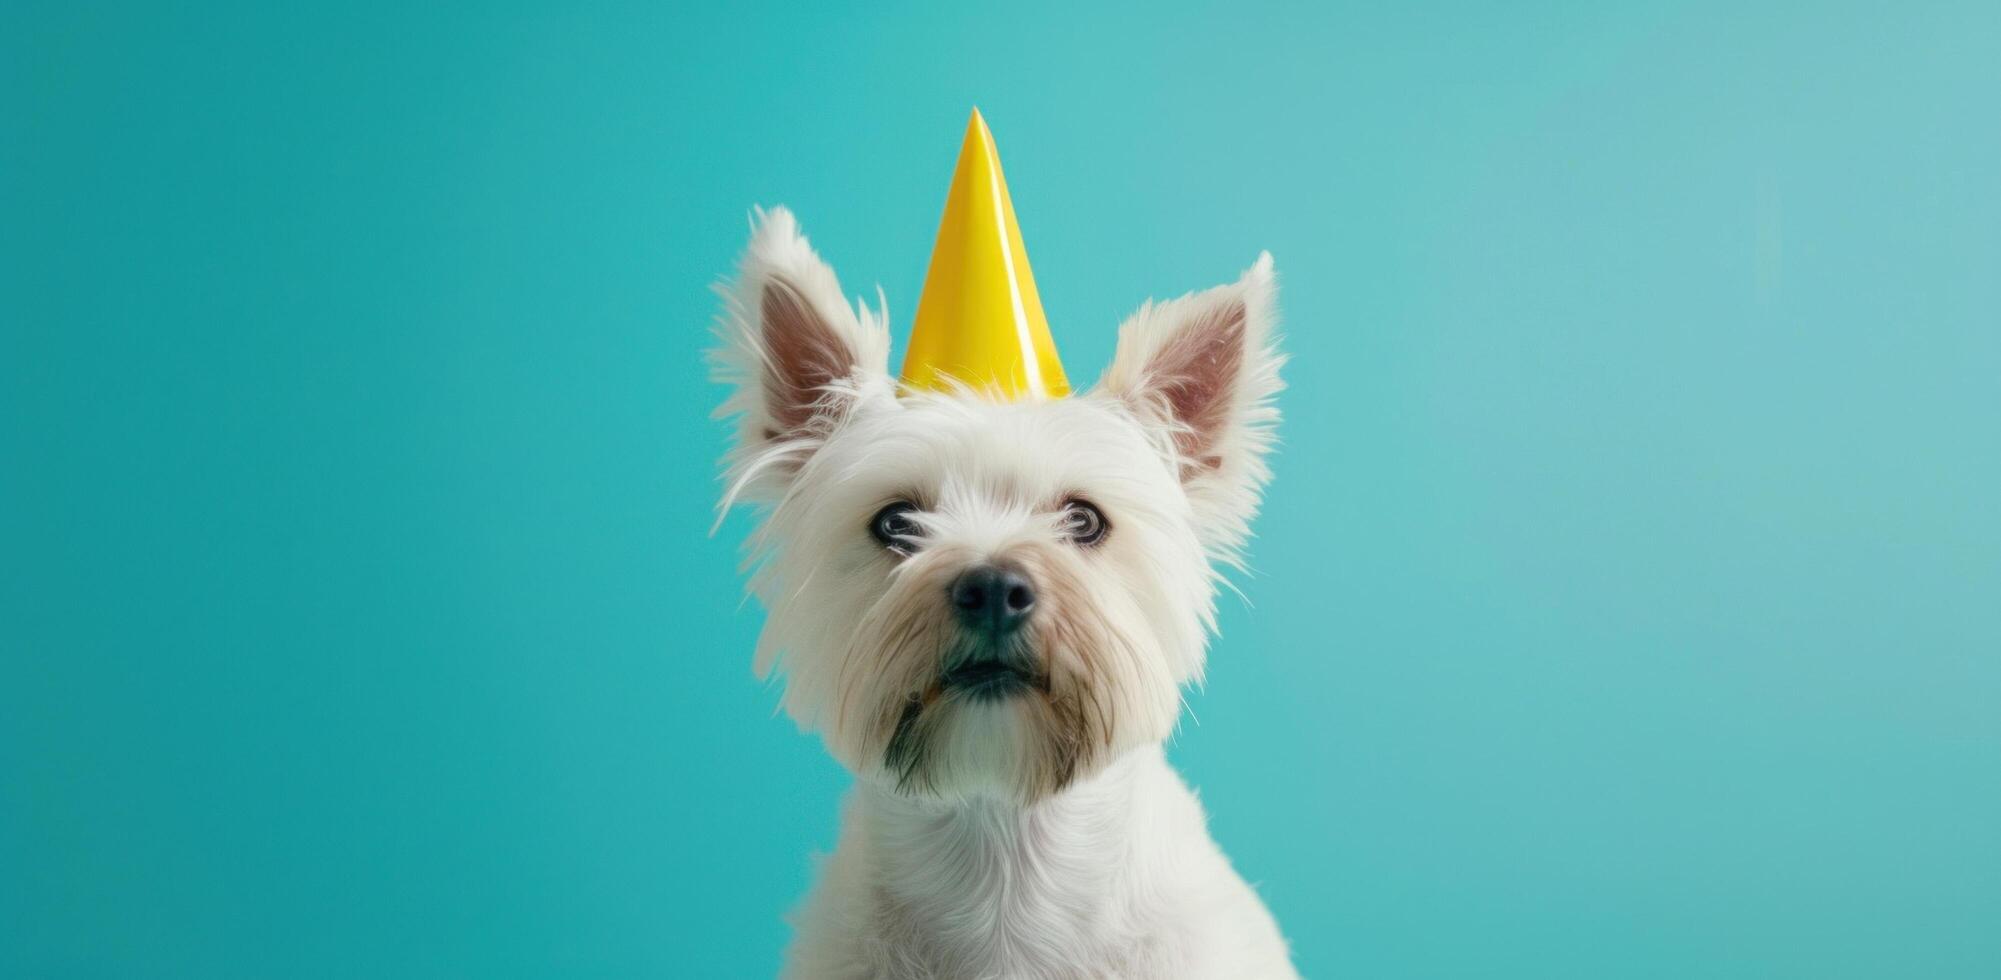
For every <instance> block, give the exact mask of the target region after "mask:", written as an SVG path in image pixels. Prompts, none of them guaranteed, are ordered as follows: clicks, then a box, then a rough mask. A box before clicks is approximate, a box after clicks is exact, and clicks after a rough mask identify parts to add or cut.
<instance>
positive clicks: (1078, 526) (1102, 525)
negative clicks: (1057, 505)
mask: <svg viewBox="0 0 2001 980" xmlns="http://www.w3.org/2000/svg"><path fill="white" fill-rule="evenodd" d="M1059 526H1060V527H1061V528H1062V531H1063V535H1064V536H1065V537H1067V538H1069V539H1070V540H1072V541H1074V542H1076V543H1078V544H1080V545H1083V546H1085V547H1090V546H1091V545H1094V544H1097V543H1098V542H1100V541H1103V540H1104V539H1105V532H1107V531H1110V530H1111V529H1112V525H1111V524H1110V522H1108V521H1106V520H1105V512H1104V511H1101V510H1099V509H1098V508H1097V507H1095V506H1092V504H1091V502H1090V501H1088V500H1075V499H1072V500H1069V501H1067V502H1065V503H1064V504H1063V518H1062V521H1061V523H1060V525H1059Z"/></svg>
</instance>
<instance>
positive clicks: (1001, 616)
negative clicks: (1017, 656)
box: [952, 565, 1035, 637]
mask: <svg viewBox="0 0 2001 980" xmlns="http://www.w3.org/2000/svg"><path fill="white" fill-rule="evenodd" d="M952 606H953V609H954V610H955V611H957V612H958V614H959V622H960V623H962V624H964V626H965V627H966V628H967V629H969V630H972V631H974V632H976V633H979V634H981V635H983V636H990V637H998V636H1004V635H1006V634H1008V633H1010V632H1013V631H1014V630H1015V629H1017V628H1018V627H1020V626H1021V624H1022V623H1024V622H1027V621H1028V614H1029V613H1031V612H1034V611H1035V587H1034V586H1033V585H1030V584H1029V582H1028V577H1027V576H1025V575H1023V574H1021V573H1020V572H1017V571H1015V570H1014V569H1011V568H1006V567H1003V566H1000V565H975V566H973V567H972V568H969V569H966V570H965V571H964V572H962V573H960V575H959V577H958V579H957V580H956V581H954V582H953V583H952Z"/></svg>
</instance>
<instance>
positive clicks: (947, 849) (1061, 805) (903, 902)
mask: <svg viewBox="0 0 2001 980" xmlns="http://www.w3.org/2000/svg"><path fill="white" fill-rule="evenodd" d="M1166 765H1167V764H1166V760H1165V758H1164V757H1163V755H1162V753H1161V751H1160V749H1159V747H1158V746H1154V747H1148V748H1142V749H1137V750H1135V751H1133V752H1130V753H1128V754H1127V755H1126V756H1124V757H1123V758H1121V759H1119V760H1117V761H1115V762H1114V763H1112V765H1110V766H1109V767H1107V768H1106V769H1105V770H1104V771H1102V772H1099V773H1096V774H1094V775H1092V776H1091V777H1089V778H1087V779H1084V780H1081V781H1079V782H1078V783H1076V784H1074V785H1072V786H1070V787H1068V788H1066V789H1064V790H1063V791H1062V792H1059V793H1057V794H1056V795H1054V796H1052V797H1049V798H1048V799H1044V800H1041V801H1038V802H1036V803H1033V804H1027V805H1023V804H1020V803H1015V802H1009V801H1004V800H1000V799H973V800H966V801H960V802H952V803H943V802H938V801H935V800H917V799H912V798H909V797H905V796H899V795H897V794H894V793H892V792H888V791H886V790H882V789H878V788H867V789H865V790H864V791H863V792H862V793H861V794H860V795H859V798H858V806H859V811H858V813H857V816H859V817H860V818H861V819H860V820H859V822H858V829H860V831H861V832H862V834H863V835H864V839H865V841H866V843H865V845H864V846H865V848H866V853H867V854H868V855H869V863H870V865H871V867H870V868H869V871H870V873H871V877H872V878H873V881H874V885H875V894H874V895H873V896H872V898H873V900H874V903H875V904H876V906H877V907H876V910H875V914H876V916H877V917H878V925H879V926H880V927H881V928H882V929H883V930H884V932H885V933H886V934H887V935H888V937H889V938H890V939H891V941H892V942H896V943H897V944H898V945H903V944H904V943H908V944H909V945H910V947H911V948H914V949H917V950H921V953H920V955H921V956H923V957H924V958H925V959H927V960H930V961H932V962H933V963H934V964H935V965H937V966H939V967H942V968H945V969H947V970H948V971H949V972H951V973H952V974H953V975H961V974H964V975H976V974H978V973H979V972H980V971H982V970H986V969H991V968H993V967H995V966H997V965H1005V964H1009V963H1017V964H1018V963H1021V962H1023V961H1037V960H1046V961H1049V962H1054V963H1061V962H1065V961H1066V958H1071V959H1069V960H1068V961H1069V962H1075V960H1074V957H1076V956H1077V955H1078V953H1079V952H1081V949H1080V946H1082V945H1086V944H1090V943H1091V939H1092V937H1097V938H1100V939H1102V938H1103V937H1104V935H1105V933H1106V931H1107V923H1105V922H1102V921H1095V920H1096V919H1098V918H1099V917H1100V916H1101V913H1104V912H1105V911H1107V910H1111V909H1118V908H1130V907H1131V900H1132V899H1133V896H1134V895H1135V894H1144V892H1145V890H1146V889H1145V883H1146V880H1147V878H1148V876H1149V871H1150V869H1152V868H1156V867H1159V866H1160V865H1161V859H1163V858H1165V857H1166V855H1165V854H1164V853H1155V852H1156V851H1162V850H1163V849H1164V847H1165V845H1166V838H1165V837H1164V836H1163V835H1161V834H1158V833H1151V832H1148V831H1149V828H1148V826H1147V821H1146V820H1145V819H1143V817H1144V813H1143V810H1144V809H1145V800H1144V798H1145V797H1147V796H1148V794H1149V793H1150V792H1152V791H1153V790H1154V788H1155V787H1154V783H1155V781H1156V780H1157V779H1158V778H1159V775H1161V774H1164V773H1165V771H1166ZM1112 928H1114V929H1115V928H1117V926H1116V924H1113V925H1112Z"/></svg>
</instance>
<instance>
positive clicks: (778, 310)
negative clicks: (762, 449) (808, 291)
mask: <svg viewBox="0 0 2001 980" xmlns="http://www.w3.org/2000/svg"><path fill="white" fill-rule="evenodd" d="M759 312H760V313H761V314H762V316H763V318H764V349H765V354H766V360H765V373H764V401H765V406H766V410H767V411H768V412H769V413H770V415H771V419H772V422H773V426H772V427H771V428H768V429H766V430H765V432H766V438H777V437H778V436H780V435H791V434H795V433H798V432H799V431H801V430H802V429H804V428H805V427H806V424H807V423H808V422H811V421H812V420H813V415H814V412H815V409H816V408H817V406H818V405H819V402H820V398H821V394H822V392H823V390H824V389H825V388H826V387H827V385H829V384H832V383H833V382H835V381H838V380H840V379H842V378H845V377H847V376H848V375H849V374H850V373H852V372H853V371H854V366H855V354H854V352H853V351H851V350H849V349H848V345H847V344H846V342H844V341H842V339H841V337H840V335H839V334H837V333H835V332H834V330H833V328H832V327H830V326H828V325H827V323H826V321H824V320H822V319H821V318H820V316H819V314H817V313H815V312H814V311H813V307H812V305H811V304H809V303H807V302H806V298H805V297H804V296H801V295H800V294H799V290H798V289H796V288H794V287H793V285H792V284H791V283H789V282H786V281H785V280H783V279H777V278H774V279H772V280H771V281H770V282H768V283H766V284H765V287H764V296H763V299H762V301H761V302H760V304H759Z"/></svg>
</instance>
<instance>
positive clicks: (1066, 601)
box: [833, 550, 1179, 802]
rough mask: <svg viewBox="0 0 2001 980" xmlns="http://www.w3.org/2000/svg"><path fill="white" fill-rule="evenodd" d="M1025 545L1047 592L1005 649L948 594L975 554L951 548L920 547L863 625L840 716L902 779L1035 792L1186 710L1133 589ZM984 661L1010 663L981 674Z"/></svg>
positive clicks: (846, 664)
mask: <svg viewBox="0 0 2001 980" xmlns="http://www.w3.org/2000/svg"><path fill="white" fill-rule="evenodd" d="M1014 558H1015V560H1016V561H1018V562H1021V563H1022V564H1023V565H1024V566H1025V567H1028V568H1029V570H1030V574H1031V576H1032V577H1033V578H1034V579H1035V580H1036V581H1037V582H1038V595H1039V599H1038V607H1037V612H1036V616H1035V619H1034V620H1033V621H1032V622H1031V623H1030V624H1029V625H1028V626H1027V627H1026V628H1025V629H1024V630H1023V631H1022V632H1021V633H1019V634H1017V635H1016V636H1014V637H1012V638H1010V639H1008V640H1006V641H1003V642H1004V643H1006V644H1008V646H1007V647H1006V648H1004V649H982V648H980V647H978V646H977V645H976V642H977V641H974V640H972V639H969V638H968V637H966V636H965V635H964V634H963V633H962V632H961V631H960V630H959V628H958V627H957V626H956V624H955V623H954V621H953V618H952V615H951V610H950V608H949V605H948V604H947V603H944V602H941V601H940V597H941V596H943V595H944V594H945V589H946V587H947V584H948V583H949V582H950V580H951V578H952V577H953V576H954V575H955V574H956V573H957V571H958V569H959V568H961V567H963V564H964V561H963V556H958V555H953V554H950V553H946V552H944V551H942V550H941V551H940V553H937V554H923V553H920V554H918V555H916V556H913V557H911V558H910V559H909V560H907V561H906V562H905V563H904V565H903V566H902V567H900V568H899V569H898V571H897V575H896V577H895V579H894V581H893V582H892V584H891V587H890V589H889V590H888V591H887V593H886V594H885V595H884V596H883V598H882V599H881V600H880V601H878V602H877V603H876V604H875V605H874V607H873V608H872V609H871V610H870V611H869V613H868V614H867V616H865V617H864V619H863V621H862V622H861V623H860V624H859V625H858V626H857V627H856V628H855V630H854V632H853V634H852V635H851V638H850V640H849V643H848V647H847V650H846V651H845V654H844V656H843V661H842V667H841V672H840V677H839V684H840V687H839V691H840V696H839V699H838V702H837V706H836V711H835V717H834V722H835V724H834V725H833V730H834V731H835V732H844V733H847V737H846V741H847V742H848V743H849V744H848V745H847V748H848V750H849V751H848V753H846V754H848V756H849V757H850V758H851V759H854V760H856V761H857V762H858V763H860V764H861V765H862V767H863V770H864V771H869V770H874V771H876V772H879V773H881V775H882V778H883V779H884V781H886V782H887V783H889V784H890V785H891V786H893V787H894V788H895V789H896V790H897V791H899V792H903V793H907V794H912V795H925V796H937V797H961V796H976V795H995V796H1002V797H1006V798H1011V799H1015V800H1018V801H1022V802H1033V801H1035V800H1038V799H1041V798H1043V797H1046V796H1048V795H1050V794H1052V793H1055V792H1057V791H1059V790H1061V789H1063V788H1064V787H1065V786H1068V785H1069V784H1070V783H1071V782H1072V781H1074V780H1076V779H1077V778H1079V777H1081V776H1084V775H1087V774H1089V773H1091V772H1094V771H1096V770H1097V769H1098V768H1099V767H1101V766H1102V765H1104V764H1105V763H1106V762H1108V761H1110V759H1111V758H1112V757H1114V756H1115V755H1116V754H1118V753H1119V752H1122V751H1124V750H1125V749H1126V748H1128V747H1130V746H1131V745H1133V744H1137V743H1138V742H1141V741H1145V740H1158V739H1160V738H1164V737H1165V736H1166V734H1167V729H1168V727H1170V726H1171V724H1172V719H1173V717H1174V715H1175V712H1176V709H1177V708H1178V707H1179V695H1178V692H1177V689H1176V686H1175V682H1174V680H1173V678H1171V677H1170V676H1168V675H1167V671H1166V668H1165V667H1164V665H1163V664H1162V663H1161V661H1160V658H1159V657H1158V656H1153V655H1148V651H1146V650H1144V649H1143V648H1142V646H1141V645H1140V643H1138V642H1136V640H1135V636H1137V635H1145V634H1143V633H1140V632H1139V630H1140V629H1142V628H1143V620H1141V619H1140V618H1139V613H1138V611H1137V610H1136V609H1133V608H1131V605H1130V603H1129V602H1122V601H1121V599H1122V594H1120V593H1118V592H1117V591H1115V590H1114V591H1113V592H1112V593H1111V594H1110V595H1109V596H1105V595H1099V594H1094V593H1092V592H1091V591H1089V589H1088V586H1087V583H1086V582H1085V580H1084V569H1083V568H1081V567H1080V566H1079V565H1078V564H1077V562H1076V560H1075V558H1074V557H1072V556H1068V555H1064V554H1061V553H1055V554H1050V553H1039V554H1038V553H1033V552H1031V553H1024V554H1018V555H1016V556H1014ZM977 664H986V665H1006V666H1005V667H1000V666H989V667H985V668H976V669H975V670H974V671H973V672H972V676H969V672H968V670H967V667H968V665H977Z"/></svg>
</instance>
